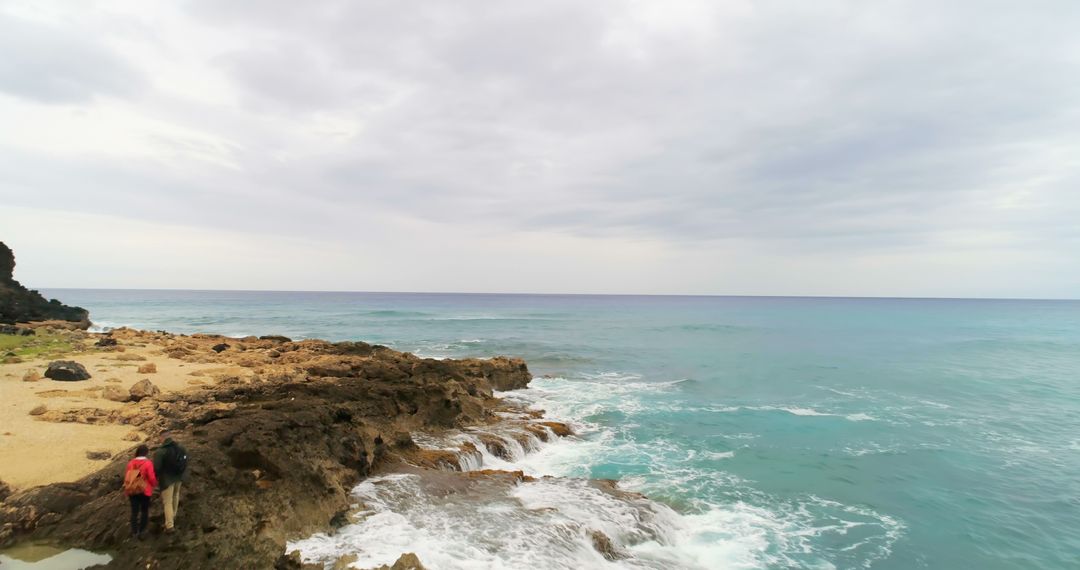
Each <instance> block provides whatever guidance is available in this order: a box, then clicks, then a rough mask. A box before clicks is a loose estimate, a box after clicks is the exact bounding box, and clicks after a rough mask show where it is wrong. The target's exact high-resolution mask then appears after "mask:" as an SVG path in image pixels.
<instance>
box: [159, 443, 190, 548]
mask: <svg viewBox="0 0 1080 570" xmlns="http://www.w3.org/2000/svg"><path fill="white" fill-rule="evenodd" d="M154 469H155V471H156V472H157V477H158V482H159V484H160V485H161V502H162V505H163V506H164V507H165V532H167V533H171V532H173V531H174V528H173V524H174V523H175V521H176V511H177V510H179V508H180V485H181V483H182V482H183V479H184V475H185V473H186V472H187V450H185V449H184V448H183V446H181V445H180V444H179V443H176V442H175V441H173V439H172V437H171V436H170V434H169V432H165V433H162V434H161V446H160V447H158V448H157V451H155V452H154Z"/></svg>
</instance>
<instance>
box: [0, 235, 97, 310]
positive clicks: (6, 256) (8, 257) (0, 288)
mask: <svg viewBox="0 0 1080 570" xmlns="http://www.w3.org/2000/svg"><path fill="white" fill-rule="evenodd" d="M14 273H15V254H14V252H12V251H11V248H9V247H8V246H6V245H4V243H3V242H0V323H7V324H14V323H29V322H34V321H66V322H68V323H70V324H71V325H73V326H76V327H78V328H82V329H86V328H87V327H89V326H90V313H89V312H87V311H86V309H83V308H81V307H69V306H67V305H64V304H61V303H60V301H57V300H56V299H53V300H51V301H50V300H46V299H45V297H43V296H41V293H38V292H37V291H33V290H30V289H27V288H26V287H23V286H22V285H21V284H19V282H18V281H16V280H15V277H14Z"/></svg>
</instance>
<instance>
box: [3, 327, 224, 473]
mask: <svg viewBox="0 0 1080 570" xmlns="http://www.w3.org/2000/svg"><path fill="white" fill-rule="evenodd" d="M92 341H93V338H91V339H88V340H86V341H85V343H84V347H85V348H86V349H87V350H88V351H87V352H74V353H72V354H68V355H66V356H64V357H63V359H69V360H74V361H76V362H78V363H80V364H82V365H83V366H85V367H86V369H87V371H88V372H90V374H91V376H92V378H90V379H89V380H84V381H81V382H58V381H55V380H50V379H48V378H45V377H44V373H45V369H46V367H47V366H48V364H49V362H50V361H52V360H55V359H56V358H55V357H50V358H47V359H41V358H39V359H35V360H28V361H26V362H22V363H18V364H0V480H2V481H4V482H6V483H8V484H9V485H11V486H12V487H15V488H18V489H25V488H29V487H34V486H38V485H46V484H49V483H58V482H69V481H76V480H78V479H80V478H81V477H84V476H86V475H88V474H90V473H93V472H94V471H95V470H97V469H99V468H101V466H102V465H103V461H100V460H97V461H95V460H91V459H88V458H87V452H93V451H98V452H100V451H104V452H108V453H109V454H110V455H113V454H116V453H120V452H123V451H125V450H128V449H130V448H132V447H134V446H135V445H137V444H138V443H139V441H131V440H126V439H124V436H125V435H128V434H130V433H131V432H132V431H135V430H134V428H133V427H132V426H126V425H88V424H81V423H53V422H46V421H39V420H38V419H37V418H36V417H35V416H31V415H30V411H31V410H33V409H34V408H35V407H37V406H40V405H42V404H44V405H45V406H47V407H48V409H50V410H67V409H76V408H102V409H112V408H119V407H122V406H127V405H132V404H127V403H119V402H112V401H109V400H105V399H103V398H101V390H102V389H103V388H104V387H105V386H110V385H111V386H117V387H119V388H120V389H122V390H124V391H125V392H126V391H127V390H128V389H129V388H130V387H131V386H132V385H133V384H135V383H136V382H138V381H140V380H142V379H144V378H148V379H150V381H151V382H153V383H154V384H155V385H156V386H157V387H158V388H160V389H161V391H162V392H172V391H178V390H185V389H188V388H191V387H192V384H191V383H190V382H192V381H196V382H205V383H212V382H213V381H214V380H213V373H215V372H219V371H223V369H222V367H221V365H220V364H198V363H191V362H184V361H182V360H177V359H172V358H168V357H167V356H165V355H163V354H161V351H160V347H158V346H156V345H153V344H148V345H147V346H141V347H140V346H126V347H125V351H124V352H104V351H96V350H93V349H91V348H89V347H90V346H91V343H92ZM125 355H127V356H125ZM134 357H143V358H145V360H121V359H123V358H127V359H133V358H134ZM147 363H153V364H154V365H155V366H156V367H157V372H156V373H139V372H138V368H139V365H143V364H147ZM30 370H36V371H37V373H38V374H39V375H41V376H42V378H41V379H40V380H38V381H36V382H24V381H23V375H24V374H26V373H27V371H30ZM193 372H194V373H195V375H192V373H193ZM109 380H114V381H113V382H110V381H109ZM115 380H119V382H115ZM139 436H140V437H141V438H144V437H145V434H141V433H140V434H139Z"/></svg>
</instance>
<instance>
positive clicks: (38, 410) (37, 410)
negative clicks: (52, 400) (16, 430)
mask: <svg viewBox="0 0 1080 570" xmlns="http://www.w3.org/2000/svg"><path fill="white" fill-rule="evenodd" d="M47 411H49V408H47V407H46V406H45V404H41V405H40V406H37V407H35V408H34V409H32V410H30V415H31V416H40V415H41V414H44V413H45V412H47Z"/></svg>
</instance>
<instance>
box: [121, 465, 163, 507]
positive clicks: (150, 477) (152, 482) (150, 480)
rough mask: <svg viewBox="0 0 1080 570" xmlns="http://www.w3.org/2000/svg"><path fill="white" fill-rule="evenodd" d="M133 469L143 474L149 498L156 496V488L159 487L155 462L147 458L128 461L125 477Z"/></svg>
mask: <svg viewBox="0 0 1080 570" xmlns="http://www.w3.org/2000/svg"><path fill="white" fill-rule="evenodd" d="M132 469H138V470H139V471H140V472H141V473H142V478H143V481H146V490H145V491H143V492H144V493H146V496H147V497H149V496H151V495H153V494H154V487H157V484H158V481H157V475H155V474H154V462H153V461H150V460H149V459H147V458H145V457H136V458H135V459H132V460H131V461H128V464H127V469H125V470H124V476H125V477H126V476H127V472H128V471H131V470H132Z"/></svg>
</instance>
